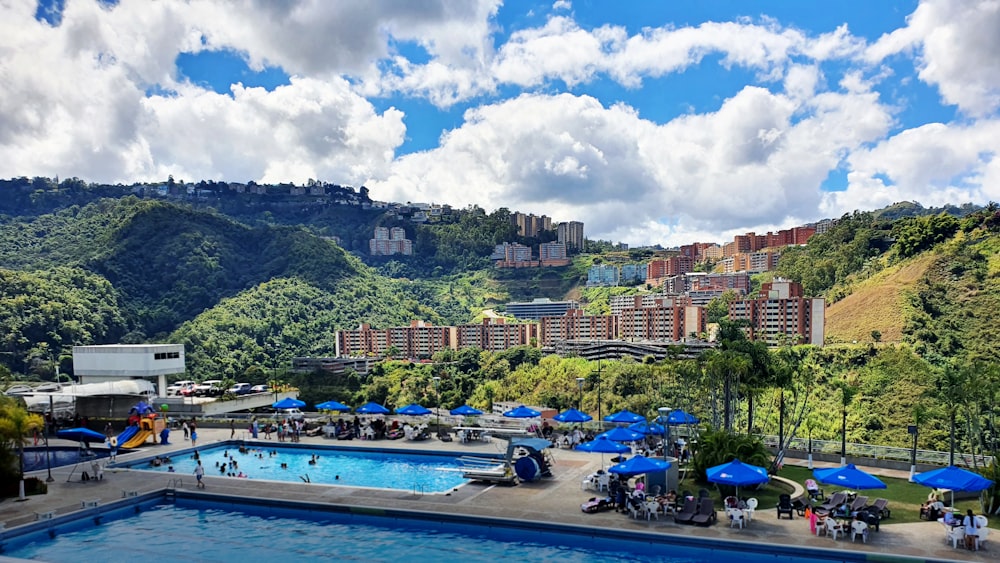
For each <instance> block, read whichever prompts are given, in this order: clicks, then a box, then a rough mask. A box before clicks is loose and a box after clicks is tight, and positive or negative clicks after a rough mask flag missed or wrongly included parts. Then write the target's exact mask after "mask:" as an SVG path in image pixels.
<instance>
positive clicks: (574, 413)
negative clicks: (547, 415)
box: [552, 409, 594, 424]
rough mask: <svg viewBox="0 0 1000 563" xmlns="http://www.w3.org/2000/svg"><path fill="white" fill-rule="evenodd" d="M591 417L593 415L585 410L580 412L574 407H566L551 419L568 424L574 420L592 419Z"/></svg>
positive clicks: (584, 420) (585, 420)
mask: <svg viewBox="0 0 1000 563" xmlns="http://www.w3.org/2000/svg"><path fill="white" fill-rule="evenodd" d="M593 419H594V417H592V416H590V415H589V414H587V413H585V412H580V411H578V410H576V409H567V410H565V411H563V412H561V413H559V414H557V415H555V416H553V417H552V420H556V421H559V422H566V423H570V424H572V423H575V422H587V421H588V420H593Z"/></svg>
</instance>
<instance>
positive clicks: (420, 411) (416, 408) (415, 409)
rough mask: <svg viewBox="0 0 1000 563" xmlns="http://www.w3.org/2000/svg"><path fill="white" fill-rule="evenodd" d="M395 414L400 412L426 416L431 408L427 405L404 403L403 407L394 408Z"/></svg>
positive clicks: (405, 414)
mask: <svg viewBox="0 0 1000 563" xmlns="http://www.w3.org/2000/svg"><path fill="white" fill-rule="evenodd" d="M396 414H401V415H403V416H427V415H429V414H431V410H430V409H428V408H427V407H423V406H421V405H418V404H416V403H414V404H412V405H406V406H405V407H400V408H398V409H396Z"/></svg>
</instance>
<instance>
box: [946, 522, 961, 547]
mask: <svg viewBox="0 0 1000 563" xmlns="http://www.w3.org/2000/svg"><path fill="white" fill-rule="evenodd" d="M948 539H949V540H951V547H952V548H953V549H957V548H958V544H959V543H962V544H963V545H964V544H965V528H963V527H962V526H955V527H954V528H952V529H951V531H949V532H948Z"/></svg>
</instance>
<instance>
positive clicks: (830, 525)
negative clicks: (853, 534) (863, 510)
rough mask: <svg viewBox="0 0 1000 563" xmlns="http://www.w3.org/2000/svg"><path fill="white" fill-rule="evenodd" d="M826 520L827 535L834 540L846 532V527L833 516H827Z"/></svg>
mask: <svg viewBox="0 0 1000 563" xmlns="http://www.w3.org/2000/svg"><path fill="white" fill-rule="evenodd" d="M824 522H825V524H826V535H828V536H830V537H832V538H833V539H834V540H836V539H837V536H838V535H840V534H843V533H845V532H844V528H843V527H842V526H841V525H840V524H838V523H837V521H836V520H834V519H833V518H827V519H826V520H825V521H824Z"/></svg>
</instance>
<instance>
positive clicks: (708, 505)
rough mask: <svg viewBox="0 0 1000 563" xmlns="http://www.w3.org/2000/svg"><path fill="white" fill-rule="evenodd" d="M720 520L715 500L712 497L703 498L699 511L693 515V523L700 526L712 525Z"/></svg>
mask: <svg viewBox="0 0 1000 563" xmlns="http://www.w3.org/2000/svg"><path fill="white" fill-rule="evenodd" d="M716 520H718V515H716V513H715V501H714V500H712V499H711V498H710V497H705V498H703V499H701V502H700V504H699V505H698V513H697V514H695V515H694V516H692V517H691V523H692V524H697V525H699V526H711V525H712V524H714V523H715V521H716Z"/></svg>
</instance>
